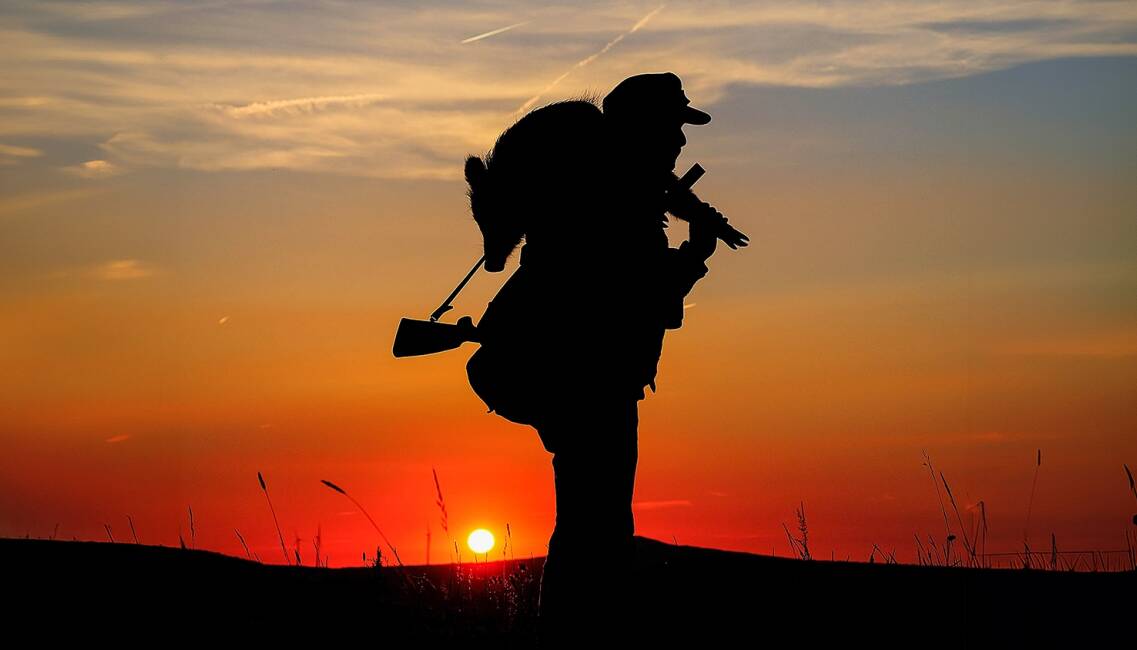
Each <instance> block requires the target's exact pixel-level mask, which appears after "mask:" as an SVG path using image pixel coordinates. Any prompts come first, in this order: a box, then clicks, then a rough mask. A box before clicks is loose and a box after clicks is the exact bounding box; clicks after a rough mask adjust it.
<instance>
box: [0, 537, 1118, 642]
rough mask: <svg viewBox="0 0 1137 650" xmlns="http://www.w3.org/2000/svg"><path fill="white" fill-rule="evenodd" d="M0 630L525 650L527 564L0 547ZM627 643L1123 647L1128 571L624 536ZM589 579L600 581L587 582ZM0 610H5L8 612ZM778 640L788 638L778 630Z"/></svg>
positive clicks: (38, 543)
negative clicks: (286, 637)
mask: <svg viewBox="0 0 1137 650" xmlns="http://www.w3.org/2000/svg"><path fill="white" fill-rule="evenodd" d="M0 550H3V557H4V558H6V560H7V561H6V563H5V565H6V567H5V569H4V571H3V587H4V593H5V596H6V597H7V600H8V601H9V604H8V605H5V606H4V611H3V618H5V619H7V620H8V621H9V623H8V624H5V625H4V628H5V631H6V632H8V634H9V638H11V635H12V634H13V633H17V632H21V631H24V629H26V630H27V631H29V632H32V633H34V634H35V636H36V638H52V637H54V636H55V635H56V633H57V632H60V631H62V630H63V629H64V628H66V629H67V630H68V631H70V632H75V631H76V630H83V631H84V632H89V633H90V634H92V635H94V636H93V637H92V638H100V639H104V640H111V639H113V638H114V635H118V634H120V633H124V632H126V633H128V636H129V635H133V636H134V637H137V639H140V640H146V639H148V638H149V636H148V635H149V632H143V630H155V629H164V630H167V631H168V634H170V635H171V636H170V637H169V638H171V639H172V638H175V637H177V636H179V635H180V634H182V633H183V632H187V631H188V632H192V633H196V634H200V633H202V632H206V631H211V630H216V631H223V632H226V633H232V632H240V633H243V634H242V636H244V634H248V633H258V634H259V633H260V632H263V633H264V634H265V635H266V636H272V637H279V636H280V635H282V634H293V633H305V634H313V633H314V634H319V635H321V636H322V637H324V638H329V639H330V638H344V637H346V636H348V635H358V636H359V638H361V639H365V640H367V641H368V642H369V645H370V644H374V645H378V646H380V647H388V646H387V644H388V643H389V642H401V643H409V642H413V643H415V644H416V646H417V647H441V646H444V645H445V646H447V647H472V646H471V642H473V643H476V645H477V646H478V647H484V646H488V645H491V644H492V645H493V646H494V647H498V648H502V647H533V646H534V644H535V638H536V637H535V618H534V617H535V612H536V599H537V593H538V591H537V590H538V587H539V579H540V571H541V566H542V564H543V563H544V558H543V557H540V558H533V559H531V560H516V561H508V562H501V561H498V562H489V563H478V564H464V565H463V566H462V568H461V570H458V569H457V568H456V567H454V566H452V565H432V566H408V567H405V568H403V569H398V568H391V567H382V568H379V569H374V568H344V569H317V568H312V567H288V566H277V565H263V564H259V563H256V562H250V561H247V560H244V559H240V558H235V557H231V556H226V555H221V554H218V553H213V552H210V551H200V550H182V549H178V548H170V547H162V546H144V545H135V544H124V543H118V544H111V543H104V542H67V541H50V540H37V539H0ZM633 571H634V574H635V576H636V585H637V587H636V589H637V596H636V598H635V599H633V600H634V602H629V603H628V616H629V620H630V621H631V623H632V625H633V627H634V628H635V629H636V630H638V631H642V633H640V632H637V634H638V635H639V636H640V638H641V639H642V641H643V642H644V643H645V644H647V643H651V642H659V643H661V644H662V645H664V646H676V645H681V644H683V645H685V644H687V643H688V642H690V641H693V640H701V641H705V643H696V644H695V647H718V646H719V645H720V644H725V643H726V641H727V640H731V643H732V645H741V646H743V647H753V646H757V645H759V644H761V645H767V644H772V643H775V642H777V643H779V644H781V643H794V644H797V643H801V644H808V645H814V644H815V643H816V642H824V643H827V644H829V643H832V644H837V643H842V644H843V643H846V642H849V641H857V642H864V641H868V642H872V643H877V642H888V643H899V642H903V643H906V644H908V643H919V644H924V643H949V642H950V643H953V644H954V643H960V644H964V645H971V644H972V643H973V642H978V643H979V644H980V645H985V642H987V641H990V640H992V639H993V638H1001V639H1014V640H1021V639H1023V638H1047V637H1049V636H1050V635H1051V634H1060V633H1061V634H1076V635H1078V636H1080V637H1082V638H1083V639H1085V638H1088V636H1093V637H1097V636H1100V635H1103V634H1114V633H1116V634H1120V635H1121V636H1120V638H1119V639H1118V643H1120V645H1122V646H1126V645H1128V644H1129V643H1131V641H1132V636H1133V623H1134V620H1135V619H1134V613H1135V612H1137V605H1135V602H1137V601H1135V600H1134V596H1135V595H1137V592H1135V590H1134V587H1135V586H1137V579H1135V578H1137V573H1135V572H1132V571H1129V572H1125V573H1117V572H1113V573H1107V572H1098V573H1089V572H1078V573H1071V572H1055V571H1046V570H1039V569H1032V570H1023V569H965V568H944V567H920V566H911V565H895V564H892V565H888V564H868V563H863V562H839V561H838V562H833V561H828V560H812V561H803V560H796V559H788V558H778V557H770V556H762V555H753V554H748V553H736V552H730V551H720V550H713V549H704V548H696V547H689V546H675V545H671V544H665V543H662V542H658V541H655V540H651V539H647V538H642V537H637V538H636V560H635V565H634V567H633ZM595 578H596V585H597V589H603V588H604V586H605V576H604V575H600V574H598V575H596V576H595ZM13 603H14V604H13ZM787 635H789V638H787Z"/></svg>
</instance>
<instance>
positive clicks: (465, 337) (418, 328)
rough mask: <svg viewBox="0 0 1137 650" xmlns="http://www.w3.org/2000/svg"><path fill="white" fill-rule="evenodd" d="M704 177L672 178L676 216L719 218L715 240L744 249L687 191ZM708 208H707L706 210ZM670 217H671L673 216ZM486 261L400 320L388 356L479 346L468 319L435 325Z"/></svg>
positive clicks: (697, 172) (697, 173)
mask: <svg viewBox="0 0 1137 650" xmlns="http://www.w3.org/2000/svg"><path fill="white" fill-rule="evenodd" d="M705 173H706V170H704V169H703V167H702V166H701V165H699V164H698V163H695V164H694V165H692V166H691V168H690V169H688V170H687V173H685V174H683V177H682V178H676V177H674V174H672V176H673V180H672V182H671V187H670V188H669V190H668V191H669V192H672V193H675V196H677V197H679V199H677V201H678V200H683V201H685V203H681V205H683V206H684V208H685V209H683V210H680V212H682V214H676V215H675V216H677V217H680V218H682V219H684V220H686V221H688V222H690V221H691V220H692V219H703V218H716V215H717V217H719V218H721V221H720V226H719V235H718V236H719V238H720V239H722V240H723V241H724V242H726V244H727V245H728V246H730V247H731V248H735V247H736V246H737V245H739V244H741V245H743V246H745V245H746V244H745V243H744V242H745V240H746V235H743V234H742V233H740V232H739V231H737V230H735V229H734V228H732V227H730V226H728V225H727V224H726V217H723V216H722V215H721V214H719V213H718V212H711V211H708V210H707V209H704V207H703V206H706V204H705V203H701V202H698V198H697V197H695V196H694V194H693V193H691V187H692V186H693V185H694V184H695V182H696V181H698V180H699V178H700V177H702V175H703V174H705ZM680 192H685V193H687V194H686V195H681V194H679V193H680ZM706 208H709V206H706ZM673 214H674V213H673ZM485 261H486V257H485V255H483V256H482V257H481V259H479V260H478V261H477V263H476V264H474V268H472V269H470V272H469V273H467V274H466V277H465V278H463V279H462V281H461V282H460V283H458V286H457V287H456V288H455V289H454V291H452V292H451V293H450V295H449V296H447V297H446V300H444V301H442V304H441V305H439V307H438V309H435V310H434V312H433V313H431V315H430V320H416V319H413V318H403V319H402V320H400V321H399V328H398V330H396V331H395V345H394V347H393V348H392V352H393V353H394V355H395V356H396V357H413V356H421V355H424V354H433V353H435V352H444V351H446V350H453V349H454V348H457V347H459V346H461V345H462V344H463V343H465V342H466V341H472V342H474V343H477V342H479V336H478V328H477V327H476V326H475V325H474V321H473V319H471V318H470V317H469V316H463V317H461V318H459V319H458V322H457V323H454V324H450V323H439V322H438V319H439V318H440V317H441V316H442V315H443V314H445V313H446V312H448V311H450V310H451V309H453V306H452V305H451V304H450V303H451V302H453V300H454V298H455V297H457V296H458V292H460V291H461V290H462V288H463V287H465V286H466V283H467V282H469V281H470V278H472V277H473V276H474V273H477V271H478V269H479V268H481V266H482V264H483V263H485Z"/></svg>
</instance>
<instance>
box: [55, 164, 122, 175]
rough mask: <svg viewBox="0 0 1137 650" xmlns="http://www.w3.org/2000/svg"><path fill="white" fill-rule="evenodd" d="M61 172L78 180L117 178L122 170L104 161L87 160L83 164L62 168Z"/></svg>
mask: <svg viewBox="0 0 1137 650" xmlns="http://www.w3.org/2000/svg"><path fill="white" fill-rule="evenodd" d="M63 171H65V172H67V173H68V174H72V175H74V176H78V177H79V178H87V179H98V178H110V177H111V176H117V175H118V174H120V173H121V172H122V168H120V167H119V166H118V165H116V164H114V163H112V162H107V161H106V160H88V161H87V162H85V163H80V164H78V165H71V166H69V167H64V168H63Z"/></svg>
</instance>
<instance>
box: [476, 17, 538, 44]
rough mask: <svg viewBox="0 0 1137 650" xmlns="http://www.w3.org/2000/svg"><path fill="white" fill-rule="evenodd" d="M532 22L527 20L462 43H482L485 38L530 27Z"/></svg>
mask: <svg viewBox="0 0 1137 650" xmlns="http://www.w3.org/2000/svg"><path fill="white" fill-rule="evenodd" d="M530 22H532V21H529V20H526V21H525V22H523V23H514V24H512V25H510V26H508V27H502V28H501V29H495V30H493V31H492V32H486V33H485V34H478V35H477V36H471V37H470V38H467V39H466V40H464V41H462V43H473V42H474V41H480V40H482V39H483V38H489V37H490V36H494V35H495V34H500V33H502V32H507V31H509V30H511V29H513V28H514V27H521V26H522V25H528V24H529V23H530Z"/></svg>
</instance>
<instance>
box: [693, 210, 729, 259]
mask: <svg viewBox="0 0 1137 650" xmlns="http://www.w3.org/2000/svg"><path fill="white" fill-rule="evenodd" d="M703 205H704V206H706V208H707V210H708V211H707V213H706V215H705V216H701V217H699V218H696V219H692V220H691V222H690V223H691V228H690V236H689V237H688V240H689V241H690V243H689V244H688V245H687V247H688V248H689V249H690V250H691V252H692V253H693V254H694V255H695V256H696V257H697V258H698V259H699V260H701V261H706V260H707V258H709V257H710V256H711V255H714V252H715V248H716V247H717V246H718V243H719V237H718V236H719V227H720V226H719V224H723V223H726V217H724V216H722V213H721V212H719V211H718V210H715V209H714V208H712V207H711V206H710V205H707V204H706V203H704V204H703Z"/></svg>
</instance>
